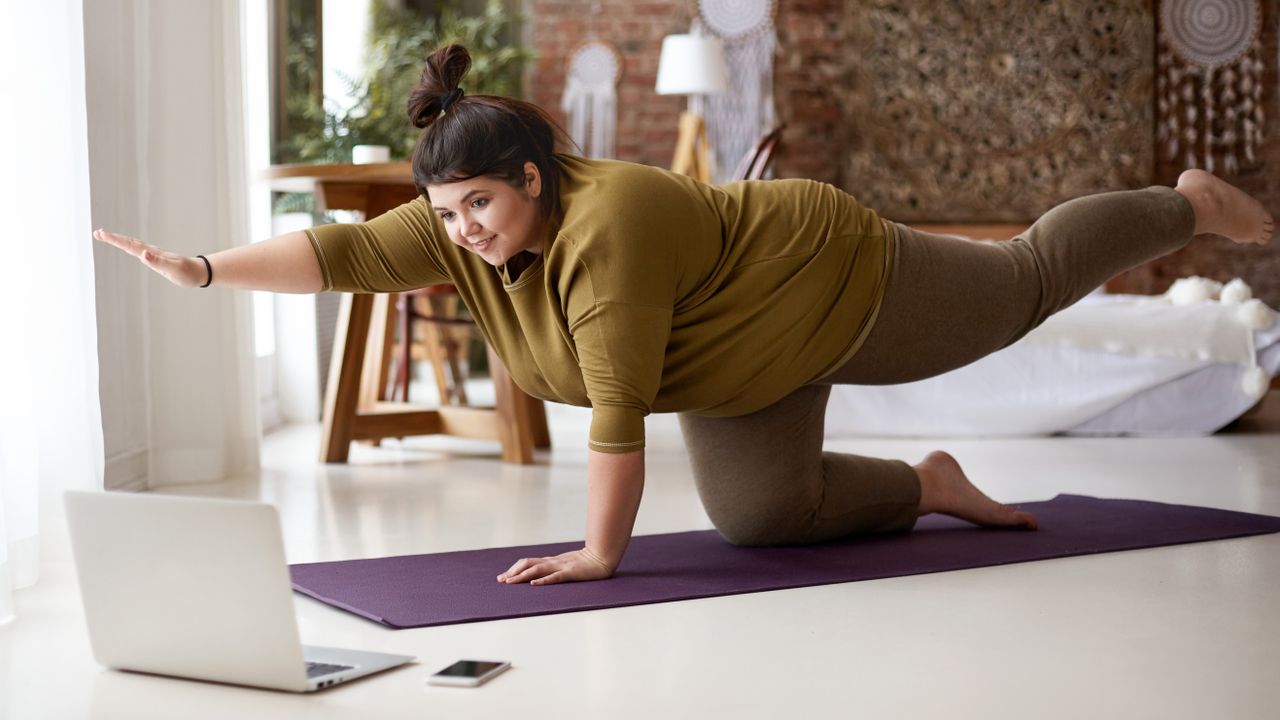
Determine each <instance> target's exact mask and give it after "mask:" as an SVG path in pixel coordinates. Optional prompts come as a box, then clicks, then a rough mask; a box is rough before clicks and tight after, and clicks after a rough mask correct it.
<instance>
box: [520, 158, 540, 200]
mask: <svg viewBox="0 0 1280 720" xmlns="http://www.w3.org/2000/svg"><path fill="white" fill-rule="evenodd" d="M524 191H525V192H526V193H528V194H529V197H531V198H535V199H536V198H537V197H538V196H539V195H541V194H542V173H540V172H538V166H537V165H534V164H533V163H532V162H526V163H525V164H524Z"/></svg>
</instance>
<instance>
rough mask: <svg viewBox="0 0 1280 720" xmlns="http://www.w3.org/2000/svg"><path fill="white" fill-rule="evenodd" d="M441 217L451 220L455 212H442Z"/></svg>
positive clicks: (444, 219)
mask: <svg viewBox="0 0 1280 720" xmlns="http://www.w3.org/2000/svg"><path fill="white" fill-rule="evenodd" d="M440 219H441V220H443V221H445V222H449V221H450V220H452V219H453V213H451V212H446V213H440Z"/></svg>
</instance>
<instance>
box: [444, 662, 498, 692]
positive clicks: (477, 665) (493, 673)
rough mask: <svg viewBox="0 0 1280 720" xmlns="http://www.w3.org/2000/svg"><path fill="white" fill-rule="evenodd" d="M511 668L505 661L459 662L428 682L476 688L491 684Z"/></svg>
mask: <svg viewBox="0 0 1280 720" xmlns="http://www.w3.org/2000/svg"><path fill="white" fill-rule="evenodd" d="M509 667H511V663H509V662H505V661H503V662H493V661H489V660H459V661H458V662H456V663H454V664H452V665H450V666H449V667H447V668H445V669H443V670H441V671H440V672H438V673H436V674H435V675H432V676H431V677H429V678H427V682H428V683H429V684H431V685H453V686H455V687H476V686H478V685H483V684H485V683H487V682H489V681H490V680H492V679H493V678H495V677H497V676H498V675H500V674H501V673H502V671H503V670H506V669H507V668H509Z"/></svg>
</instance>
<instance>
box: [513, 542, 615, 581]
mask: <svg viewBox="0 0 1280 720" xmlns="http://www.w3.org/2000/svg"><path fill="white" fill-rule="evenodd" d="M613 570H614V568H613V566H611V565H609V564H608V563H606V562H605V561H604V560H602V559H601V558H599V557H597V556H596V554H595V553H593V552H591V551H590V550H588V549H587V548H582V549H581V550H574V551H573V552H567V553H564V554H562V555H556V556H555V557H542V558H521V559H520V560H519V561H517V562H516V564H515V565H512V566H511V569H510V570H508V571H506V572H504V573H502V574H501V575H499V576H498V582H500V583H523V582H527V583H529V584H530V585H553V584H555V583H561V582H580V581H582V580H604V579H605V578H607V577H610V576H612V575H613Z"/></svg>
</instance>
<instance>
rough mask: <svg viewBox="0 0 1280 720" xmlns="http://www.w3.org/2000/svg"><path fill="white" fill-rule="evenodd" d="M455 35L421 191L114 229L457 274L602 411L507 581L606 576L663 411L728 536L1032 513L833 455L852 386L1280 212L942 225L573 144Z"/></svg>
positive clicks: (966, 347)
mask: <svg viewBox="0 0 1280 720" xmlns="http://www.w3.org/2000/svg"><path fill="white" fill-rule="evenodd" d="M469 65H470V58H469V56H468V54H467V52H466V50H465V49H463V48H462V47H459V46H456V45H455V46H450V47H446V48H443V49H441V50H439V51H437V52H436V53H435V54H433V55H432V56H431V58H429V59H428V61H427V63H426V66H425V68H424V70H423V73H422V80H421V83H420V85H419V87H418V88H417V89H416V90H415V91H414V92H413V94H412V96H411V97H410V100H409V116H410V118H411V119H412V121H413V122H414V124H415V125H416V126H418V127H420V128H423V131H422V135H421V138H420V139H419V141H418V144H417V147H416V149H415V151H414V154H413V159H412V164H413V172H414V178H415V182H416V184H417V186H418V189H419V192H420V193H421V195H422V197H420V198H419V199H417V200H415V201H413V202H411V203H408V204H406V205H403V206H401V207H400V208H397V209H396V210H393V211H392V212H389V213H387V214H385V215H383V216H381V217H378V218H375V219H373V220H371V221H369V222H366V223H362V224H358V225H329V226H325V227H319V228H314V229H312V230H308V231H306V232H303V233H290V234H286V235H281V236H279V237H276V238H272V239H271V240H268V241H266V242H262V243H257V244H253V245H249V246H245V247H239V248H235V249H232V250H226V251H223V252H219V253H216V254H214V255H213V256H211V257H209V258H204V257H203V256H196V257H195V258H189V257H182V256H178V255H175V254H172V253H168V252H165V251H163V250H160V249H159V248H157V247H154V246H151V245H147V244H145V243H142V242H141V241H138V240H134V239H131V238H126V237H123V236H119V235H114V234H111V233H106V232H102V231H99V232H98V233H96V234H95V237H97V238H98V239H99V240H101V241H103V242H107V243H110V244H112V245H115V246H117V247H119V248H121V249H122V250H125V251H127V252H129V253H131V254H133V255H135V256H136V257H138V258H139V259H140V260H141V261H142V262H143V264H145V265H146V266H147V267H149V268H151V269H152V270H154V271H156V272H158V273H160V274H161V275H163V276H164V277H165V278H167V279H169V280H170V281H171V282H173V283H174V284H176V285H178V286H180V287H193V286H201V287H205V286H208V285H210V284H216V285H219V286H226V287H233V288H243V289H253V290H270V291H275V292H308V293H309V292H318V291H344V292H395V291H401V290H408V289H412V288H417V287H422V286H425V285H430V284H438V283H452V284H453V285H455V286H457V288H458V292H459V294H460V295H461V297H462V299H463V300H464V302H465V303H466V305H467V307H468V308H469V309H470V310H471V312H472V314H473V316H474V317H475V319H476V323H477V325H478V326H479V328H480V330H481V332H482V333H483V334H484V337H485V339H486V340H487V341H488V342H489V344H490V345H491V346H492V347H493V348H494V350H495V351H496V352H497V353H498V355H499V356H500V357H501V358H502V360H503V362H504V363H505V364H506V365H507V367H508V369H509V370H510V372H511V376H512V377H513V378H514V379H515V381H516V382H517V383H518V384H519V386H520V387H521V388H522V389H524V390H525V391H526V392H528V393H529V394H531V395H534V396H536V397H540V398H545V399H549V400H555V401H559V402H566V403H570V404H574V405H581V406H590V407H591V408H592V422H591V431H590V438H589V441H588V447H589V452H590V457H589V462H588V466H587V478H588V518H587V532H586V543H585V546H584V547H583V548H582V549H580V550H576V551H573V552H569V553H565V554H563V555H559V556H557V557H548V558H524V559H521V560H519V561H518V562H516V563H515V564H514V565H513V566H511V567H510V568H509V569H507V570H506V571H505V572H503V573H501V574H500V575H498V576H497V579H498V581H499V582H506V583H523V582H531V583H533V584H550V583H558V582H566V581H578V580H595V579H603V578H607V577H609V576H611V575H612V574H613V571H614V569H615V568H616V567H617V565H618V563H619V561H620V560H621V559H622V556H623V553H624V551H625V550H626V547H627V544H628V542H629V540H630V535H631V529H632V526H633V524H634V521H635V515H636V510H637V508H638V506H639V503H640V496H641V491H642V488H643V484H644V451H643V448H644V417H645V416H646V415H647V414H648V413H650V412H678V413H680V422H681V429H682V431H683V433H684V436H685V439H686V442H687V445H688V448H689V453H690V456H691V458H692V461H693V468H694V476H695V481H696V484H697V489H698V493H699V495H700V497H701V499H702V501H703V504H704V506H705V508H706V510H707V513H708V515H709V516H710V518H711V520H712V521H713V523H714V524H715V526H716V527H717V529H718V530H719V531H720V533H721V534H722V535H724V537H725V538H726V539H727V540H729V541H730V542H733V543H737V544H743V545H785V544H806V543H816V542H822V541H825V540H830V539H834V538H839V537H845V536H848V535H852V534H856V533H870V532H883V531H892V530H908V529H910V528H911V527H912V526H913V525H914V523H915V520H916V518H917V517H918V516H920V515H923V514H926V513H931V512H940V513H946V514H949V515H953V516H955V517H959V518H963V519H965V520H968V521H971V522H974V523H977V524H980V525H985V526H993V527H1011V528H1026V529H1034V528H1035V527H1036V520H1035V518H1034V517H1032V516H1031V515H1030V514H1028V513H1025V512H1019V511H1016V510H1014V509H1012V508H1008V507H1005V506H1003V505H1000V504H999V503H996V502H994V501H993V500H991V499H990V498H988V497H987V496H985V495H983V494H982V493H981V492H980V491H979V490H978V489H977V488H975V487H974V486H973V485H972V484H971V483H970V482H969V479H968V478H967V477H966V476H965V474H964V472H963V471H962V470H961V468H960V466H959V465H958V464H957V463H956V461H955V460H954V459H953V458H952V457H951V456H950V455H948V454H946V453H944V452H934V453H930V454H929V455H928V456H926V457H925V458H924V459H923V461H921V462H920V463H918V464H916V465H914V466H911V465H908V464H906V463H904V462H901V461H897V460H879V459H874V458H866V457H858V456H854V455H844V454H837V453H830V452H823V451H822V423H823V413H824V408H825V406H826V401H827V397H828V395H829V393H830V387H831V385H832V384H834V383H856V384H884V383H901V382H909V381H913V380H919V379H922V378H926V377H930V376H933V375H937V374H940V373H943V372H946V371H948V370H952V369H955V368H958V367H960V366H963V365H966V364H968V363H970V362H973V361H974V360H977V359H978V358H981V357H983V356H985V355H987V354H990V353H992V352H995V351H996V350H999V349H1000V348H1003V347H1005V346H1007V345H1009V344H1010V343H1012V342H1014V341H1015V340H1017V339H1018V338H1020V337H1022V336H1023V335H1024V334H1025V333H1027V332H1028V331H1030V330H1031V329H1032V328H1034V327H1036V326H1037V325H1038V324H1040V323H1041V322H1042V321H1043V320H1044V319H1045V318H1046V317H1048V316H1049V315H1051V314H1052V313H1054V312H1056V311H1058V310H1060V309H1062V308H1064V307H1067V306H1068V305H1071V304H1072V303H1074V302H1075V301H1076V300H1078V299H1079V298H1080V297H1082V296H1083V295H1085V294H1086V293H1088V292H1089V291H1090V290H1092V289H1093V288H1095V287H1097V286H1098V285H1100V284H1101V283H1103V282H1104V281H1105V280H1107V279H1108V278H1110V277H1112V276H1113V275H1115V274H1117V273H1119V272H1121V271H1123V270H1125V269H1127V268H1130V267H1133V266H1136V265H1138V264H1141V263H1143V262H1146V261H1148V260H1151V259H1153V258H1155V257H1158V256H1160V255H1163V254H1165V253H1169V252H1172V251H1173V250H1176V249H1178V248H1180V247H1182V246H1183V245H1184V244H1186V243H1187V242H1188V241H1190V239H1191V238H1192V236H1193V235H1196V234H1200V233H1216V234H1220V235H1226V236H1228V237H1231V238H1232V239H1233V240H1235V241H1237V242H1242V243H1265V242H1267V241H1268V240H1269V239H1270V236H1271V232H1272V229H1273V226H1274V222H1273V220H1272V218H1271V217H1270V215H1268V213H1267V212H1266V210H1265V209H1263V207H1262V206H1261V205H1260V204H1259V203H1257V202H1256V201H1254V200H1252V199H1251V198H1249V197H1248V196H1246V195H1245V194H1244V193H1242V192H1241V191H1239V190H1237V189H1236V188H1234V187H1232V186H1230V185H1228V184H1227V183H1225V182H1223V181H1221V180H1219V179H1217V178H1215V177H1213V176H1212V175H1210V174H1208V173H1205V172H1201V171H1195V170H1192V171H1188V172H1186V173H1183V175H1182V176H1181V177H1180V178H1179V181H1178V185H1177V187H1176V188H1173V189H1170V188H1163V187H1157V188H1149V189H1147V190H1141V191H1133V192H1117V193H1107V194H1103V195H1095V196H1091V197H1086V198H1081V199H1077V200H1073V201H1071V202H1068V203H1066V204H1064V205H1062V206H1060V207H1058V208H1055V209H1054V210H1052V211H1050V212H1049V213H1047V214H1046V215H1045V216H1044V217H1042V218H1041V219H1040V220H1039V221H1037V222H1036V224H1035V225H1033V226H1032V227H1031V228H1030V229H1029V230H1028V231H1027V232H1026V233H1024V234H1023V235H1022V236H1020V237H1018V238H1016V239H1014V240H1012V241H1010V242H1007V243H977V242H968V241H961V240H957V239H952V238H945V237H938V236H932V235H927V234H925V233H921V232H918V231H915V230H912V229H910V228H907V227H904V226H901V225H897V224H894V223H892V222H888V221H884V220H882V219H881V218H880V217H879V216H877V215H876V214H875V213H874V212H872V211H871V210H869V209H866V208H863V207H861V206H860V205H859V204H858V203H857V202H856V201H855V200H854V199H853V198H851V197H850V196H848V195H846V194H845V193H843V192H841V191H839V190H837V189H836V188H833V187H831V186H828V185H824V184H820V183H816V182H811V181H807V180H778V181H765V182H744V183H732V184H730V185H727V186H725V187H722V188H718V187H710V186H707V185H703V184H700V183H698V182H695V181H693V180H691V179H689V178H686V177H683V176H678V175H674V174H671V173H668V172H665V171H663V170H659V169H655V168H649V167H644V166H639V165H632V164H628V163H621V162H612V161H594V160H585V159H583V158H580V157H575V156H573V155H568V154H557V153H556V152H555V148H556V145H557V140H558V139H562V133H560V132H559V131H558V130H557V128H556V127H555V126H554V124H553V123H552V122H551V121H549V120H548V118H547V117H546V116H545V114H543V113H542V112H541V111H540V110H538V109H537V108H536V107H534V106H532V105H529V104H527V103H523V102H519V101H515V100H511V99H507V98H499V97H490V96H478V97H477V96H468V95H465V93H464V91H463V90H462V88H461V87H460V82H461V80H462V78H463V76H464V75H465V74H466V71H467V69H468V67H469Z"/></svg>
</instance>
